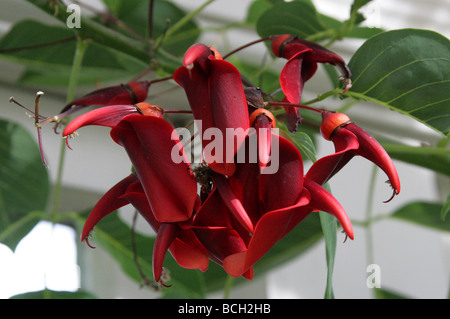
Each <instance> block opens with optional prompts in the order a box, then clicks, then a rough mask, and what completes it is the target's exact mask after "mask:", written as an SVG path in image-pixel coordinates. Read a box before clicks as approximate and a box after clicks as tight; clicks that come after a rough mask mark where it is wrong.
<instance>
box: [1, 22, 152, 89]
mask: <svg viewBox="0 0 450 319" xmlns="http://www.w3.org/2000/svg"><path fill="white" fill-rule="evenodd" d="M42 34H45V35H46V37H41V35H42ZM75 47H76V41H75V37H74V33H73V32H72V31H70V30H69V29H67V28H62V27H56V26H49V25H45V24H42V23H40V22H36V21H33V20H24V21H21V22H19V23H17V24H15V25H14V27H13V28H12V29H11V30H10V32H8V33H7V34H6V35H5V36H4V37H3V38H2V40H1V41H0V54H2V56H3V57H4V58H7V59H9V60H11V61H14V62H17V63H20V64H21V65H24V66H26V71H25V72H24V73H23V74H22V76H21V78H20V80H19V82H20V83H22V84H39V85H40V87H42V86H44V85H52V86H55V85H56V86H59V85H64V86H66V85H67V84H68V79H69V75H70V71H71V67H72V63H73V56H74V52H75ZM145 68H146V65H145V64H144V63H142V62H140V61H138V60H136V59H134V58H130V57H129V56H127V55H125V54H123V53H120V52H118V51H115V50H111V49H109V48H105V47H104V46H101V45H98V44H96V43H91V44H90V45H89V46H88V48H87V50H86V53H85V58H84V59H83V72H82V73H81V75H80V84H93V83H98V82H101V81H110V80H112V79H120V78H123V77H125V76H131V75H134V74H137V73H139V72H141V71H142V70H143V69H145Z"/></svg>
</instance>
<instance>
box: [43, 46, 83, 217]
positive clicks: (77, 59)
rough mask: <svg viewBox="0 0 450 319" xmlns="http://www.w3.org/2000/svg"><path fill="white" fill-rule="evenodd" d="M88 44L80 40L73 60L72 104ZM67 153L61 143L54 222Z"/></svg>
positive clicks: (71, 75) (70, 86) (68, 99)
mask: <svg viewBox="0 0 450 319" xmlns="http://www.w3.org/2000/svg"><path fill="white" fill-rule="evenodd" d="M87 46H88V43H87V42H86V41H84V40H82V39H78V41H77V46H76V50H75V55H74V58H73V64H72V70H71V73H70V78H69V86H68V88H67V97H66V98H67V101H66V102H70V101H72V100H73V99H74V97H75V90H76V87H77V83H78V77H79V74H80V70H81V66H82V63H83V58H84V53H85V52H86V48H87ZM65 153H66V145H65V141H64V140H62V141H61V151H60V154H59V160H58V171H57V175H56V181H55V187H54V190H53V203H52V208H51V216H52V220H55V219H56V215H57V214H58V212H59V209H60V201H61V190H62V173H63V166H64V156H65Z"/></svg>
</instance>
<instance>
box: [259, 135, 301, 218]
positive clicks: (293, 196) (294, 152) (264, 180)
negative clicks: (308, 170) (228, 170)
mask: <svg viewBox="0 0 450 319" xmlns="http://www.w3.org/2000/svg"><path fill="white" fill-rule="evenodd" d="M277 137H278V139H279V154H273V156H278V158H279V159H278V160H279V167H278V171H277V172H276V173H274V174H261V175H260V176H259V193H260V199H261V201H262V202H263V203H264V211H266V212H269V211H272V210H276V209H280V208H282V207H288V206H291V205H293V204H294V203H296V202H297V201H298V199H299V197H300V194H301V193H302V191H303V160H302V156H301V154H300V152H299V150H298V149H297V148H296V147H295V146H293V145H292V143H291V142H289V141H288V140H286V139H285V138H283V137H281V136H277Z"/></svg>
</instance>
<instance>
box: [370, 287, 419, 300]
mask: <svg viewBox="0 0 450 319" xmlns="http://www.w3.org/2000/svg"><path fill="white" fill-rule="evenodd" d="M374 293H375V298H376V299H411V298H410V297H407V296H404V295H401V294H399V293H397V292H394V291H391V290H389V289H381V288H375V289H374Z"/></svg>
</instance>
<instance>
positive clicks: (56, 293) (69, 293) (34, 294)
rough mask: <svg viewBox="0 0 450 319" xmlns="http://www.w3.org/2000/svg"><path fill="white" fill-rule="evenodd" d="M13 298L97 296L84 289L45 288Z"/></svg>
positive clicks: (86, 297) (13, 297)
mask: <svg viewBox="0 0 450 319" xmlns="http://www.w3.org/2000/svg"><path fill="white" fill-rule="evenodd" d="M11 299H96V297H95V296H94V295H92V294H90V293H88V292H86V291H82V290H79V291H73V292H72V291H55V290H49V289H45V290H40V291H33V292H27V293H23V294H19V295H15V296H12V297H11Z"/></svg>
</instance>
